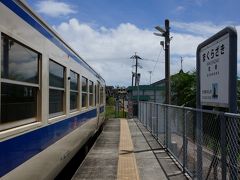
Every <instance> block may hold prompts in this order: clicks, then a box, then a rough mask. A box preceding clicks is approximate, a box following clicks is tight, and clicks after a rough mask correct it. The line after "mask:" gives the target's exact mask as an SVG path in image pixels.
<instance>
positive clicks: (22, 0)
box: [7, 0, 105, 82]
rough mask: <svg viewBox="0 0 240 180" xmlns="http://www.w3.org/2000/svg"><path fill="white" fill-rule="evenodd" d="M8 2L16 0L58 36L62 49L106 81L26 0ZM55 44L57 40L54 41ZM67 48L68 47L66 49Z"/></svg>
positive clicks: (43, 25)
mask: <svg viewBox="0 0 240 180" xmlns="http://www.w3.org/2000/svg"><path fill="white" fill-rule="evenodd" d="M7 1H8V3H11V2H13V1H14V2H15V3H16V4H17V5H18V6H20V7H21V8H22V9H23V10H24V11H25V12H27V13H28V15H30V16H31V17H32V18H34V19H35V20H37V21H38V23H40V25H41V26H42V27H43V28H44V29H45V30H46V31H48V33H50V34H51V35H53V37H55V38H56V40H58V41H59V42H60V43H62V45H64V46H65V48H64V47H63V46H61V45H60V47H59V46H58V47H59V48H60V49H62V50H63V51H65V52H66V53H67V54H68V55H69V56H70V57H72V58H73V60H75V61H77V62H78V63H80V64H81V65H83V66H84V67H85V68H86V69H88V70H89V71H90V72H91V73H93V74H94V75H95V76H96V77H97V78H99V79H100V80H102V81H103V82H105V80H104V79H103V78H102V77H101V76H100V74H99V73H97V72H96V71H95V70H94V69H93V68H92V67H91V66H90V65H89V64H88V63H87V62H86V61H85V60H83V58H82V57H81V56H80V55H79V54H78V53H77V52H76V51H75V50H74V49H73V48H71V46H70V45H68V44H67V43H66V42H65V41H64V40H63V38H61V36H60V35H59V34H58V33H57V32H56V31H55V30H54V29H53V28H52V27H50V26H49V25H48V24H47V23H46V22H45V21H44V20H43V19H42V18H41V17H40V16H38V15H37V14H36V13H35V12H34V11H33V10H32V8H31V7H29V5H28V4H27V3H26V1H25V0H7ZM53 43H54V44H55V45H56V43H57V42H53ZM66 48H67V49H66ZM69 52H70V54H69Z"/></svg>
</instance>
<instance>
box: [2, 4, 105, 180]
mask: <svg viewBox="0 0 240 180" xmlns="http://www.w3.org/2000/svg"><path fill="white" fill-rule="evenodd" d="M0 34H1V51H0V61H1V69H0V71H1V78H0V85H1V90H0V92H1V101H0V103H1V119H0V177H1V178H3V179H18V180H19V179H24V180H26V179H54V177H56V176H57V174H58V173H59V172H60V171H61V170H62V168H63V167H64V166H65V165H66V164H67V163H68V162H69V161H70V160H71V158H72V157H73V156H74V155H75V154H76V153H77V152H78V151H79V149H80V148H81V147H82V146H83V145H84V144H85V143H86V142H87V141H88V140H89V138H91V137H92V136H93V135H94V134H95V133H96V131H97V130H98V129H99V128H100V127H101V125H102V123H103V121H104V111H105V93H104V92H105V81H104V80H103V79H102V77H101V76H100V75H99V74H97V73H96V72H95V71H94V70H93V69H92V68H91V67H90V66H89V65H88V64H87V63H86V62H85V61H84V60H83V59H82V58H81V57H80V56H79V55H78V54H77V53H76V52H75V51H74V50H73V49H71V47H70V46H68V45H67V44H66V43H65V42H64V41H63V40H62V39H61V38H60V37H59V35H57V33H56V32H55V31H54V30H52V28H50V27H49V26H48V25H47V24H46V23H44V21H42V20H41V18H39V17H38V16H37V15H36V14H35V13H34V12H33V11H32V10H31V9H30V8H29V7H28V6H27V5H26V4H25V3H24V2H22V1H19V0H1V1H0ZM76 38H77V37H76Z"/></svg>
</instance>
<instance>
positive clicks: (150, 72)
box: [148, 71, 152, 85]
mask: <svg viewBox="0 0 240 180" xmlns="http://www.w3.org/2000/svg"><path fill="white" fill-rule="evenodd" d="M148 72H149V74H150V83H149V85H151V78H152V71H148Z"/></svg>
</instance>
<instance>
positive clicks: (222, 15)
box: [26, 0, 240, 86]
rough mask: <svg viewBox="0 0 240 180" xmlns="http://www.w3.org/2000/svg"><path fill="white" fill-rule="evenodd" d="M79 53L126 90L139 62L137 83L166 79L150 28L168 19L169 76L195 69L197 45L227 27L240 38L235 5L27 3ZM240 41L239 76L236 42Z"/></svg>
mask: <svg viewBox="0 0 240 180" xmlns="http://www.w3.org/2000/svg"><path fill="white" fill-rule="evenodd" d="M26 1H27V3H28V4H29V5H30V7H31V8H32V9H33V10H34V11H35V12H36V13H37V14H38V15H40V16H41V17H42V18H43V19H44V20H45V21H46V22H47V23H48V24H49V25H50V26H51V27H53V29H54V30H56V31H57V32H58V34H59V35H60V36H61V37H62V38H63V39H64V40H65V41H66V42H67V43H68V44H70V46H71V47H73V49H74V50H76V51H77V52H78V54H79V55H80V56H81V57H82V58H83V59H84V60H85V61H86V62H87V63H88V64H89V65H90V66H92V67H93V68H94V69H95V70H96V71H97V72H98V73H100V74H101V76H102V77H103V78H104V79H105V80H106V83H107V85H113V86H129V85H131V74H132V71H134V69H133V68H134V67H133V65H134V61H133V60H132V59H130V57H131V56H132V55H134V53H135V52H136V53H137V55H138V56H140V57H141V58H142V59H143V60H141V61H140V66H141V67H142V68H139V72H140V73H141V80H140V84H149V83H150V73H149V71H152V73H151V83H153V82H155V81H158V80H161V79H163V78H164V73H165V72H164V50H163V48H162V47H161V46H160V41H162V40H163V38H161V37H158V36H154V35H153V32H156V31H155V30H154V27H155V26H157V25H159V26H161V27H164V20H165V19H169V20H170V28H171V29H170V36H171V37H172V40H171V42H170V53H171V58H170V62H171V63H170V71H171V74H175V73H177V72H179V70H180V69H181V63H180V62H181V61H180V59H181V57H182V58H183V71H184V72H188V71H189V72H192V71H194V70H195V69H196V49H197V46H198V45H199V44H200V43H201V42H203V41H204V40H206V39H207V38H209V37H211V36H212V35H214V34H215V33H217V32H218V31H220V30H221V29H223V28H224V27H226V26H232V27H234V28H236V30H237V32H238V34H239V36H240V14H239V9H238V8H239V7H240V1H239V0H88V1H83V0H79V1H76V0H26ZM239 36H238V76H240V58H239V57H240V38H239Z"/></svg>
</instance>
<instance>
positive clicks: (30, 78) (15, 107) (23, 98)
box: [0, 34, 41, 124]
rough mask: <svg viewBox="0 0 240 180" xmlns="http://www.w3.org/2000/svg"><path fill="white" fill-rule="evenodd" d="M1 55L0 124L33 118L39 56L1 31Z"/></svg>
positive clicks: (36, 96)
mask: <svg viewBox="0 0 240 180" xmlns="http://www.w3.org/2000/svg"><path fill="white" fill-rule="evenodd" d="M1 54H2V58H1V59H2V61H1V119H0V123H1V124H4V123H9V122H15V121H21V120H26V119H32V120H33V121H36V119H37V103H38V93H39V87H40V86H39V61H40V58H41V55H40V54H39V53H38V52H36V51H34V50H32V49H30V48H28V47H26V46H25V45H22V44H21V43H19V42H17V41H16V40H14V39H12V38H10V37H8V36H6V35H4V34H2V35H1ZM28 122H29V121H28ZM31 122H32V121H31ZM23 124H24V122H23Z"/></svg>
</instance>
